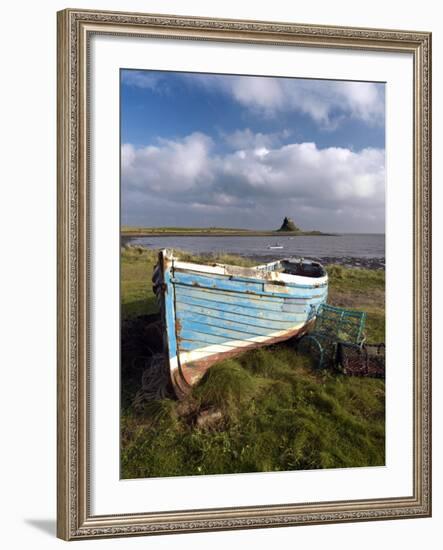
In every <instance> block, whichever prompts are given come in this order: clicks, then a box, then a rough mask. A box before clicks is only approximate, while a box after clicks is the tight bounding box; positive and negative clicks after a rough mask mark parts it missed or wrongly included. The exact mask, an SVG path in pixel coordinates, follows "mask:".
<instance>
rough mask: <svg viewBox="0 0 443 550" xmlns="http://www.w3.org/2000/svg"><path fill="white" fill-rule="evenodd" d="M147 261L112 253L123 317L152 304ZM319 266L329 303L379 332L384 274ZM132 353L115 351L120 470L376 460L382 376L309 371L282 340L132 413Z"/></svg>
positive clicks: (136, 373)
mask: <svg viewBox="0 0 443 550" xmlns="http://www.w3.org/2000/svg"><path fill="white" fill-rule="evenodd" d="M186 258H187V259H190V258H189V257H188V256H186ZM155 261H156V255H155V254H154V253H153V252H152V251H148V250H143V249H138V248H133V247H130V248H128V249H125V250H124V252H123V253H122V316H123V319H129V320H130V319H134V320H135V319H137V318H138V316H140V315H146V314H148V313H154V312H155V311H156V303H155V300H154V297H153V295H152V291H151V285H150V277H151V273H152V268H153V266H154V264H155ZM217 261H220V262H224V263H238V261H239V260H238V258H234V257H232V256H222V257H218V258H217ZM242 263H243V264H244V265H250V264H251V262H249V261H248V260H242ZM328 272H329V276H330V298H329V300H328V301H329V303H331V304H334V305H340V306H344V307H348V308H355V309H364V310H365V311H367V312H368V322H367V335H368V340H369V341H373V342H379V341H384V273H383V272H381V271H369V270H363V269H347V268H343V267H341V266H329V267H328ZM129 322H131V321H129ZM143 338H144V336H142V338H141V340H140V342H139V345H140V346H143ZM140 356H141V357H140V360H139V361H138V360H137V361H135V360H134V357H133V356H131V357H129V355H128V356H127V357H126V358H125V357H122V363H123V375H122V396H123V398H122V422H121V451H122V452H121V458H122V462H121V470H122V471H121V474H122V477H123V478H136V477H157V476H174V475H196V474H216V473H232V472H253V471H279V470H296V469H317V468H332V467H334V468H342V467H356V466H371V465H373V466H375V465H382V464H384V451H385V447H384V382H383V381H382V380H377V379H365V378H350V377H345V376H342V375H337V374H332V373H329V372H320V373H319V372H315V371H313V369H312V366H311V365H310V361H309V358H308V357H303V356H300V355H297V354H296V353H295V352H294V348H293V346H292V344H291V343H286V344H280V345H277V346H273V347H270V348H265V349H260V350H255V351H251V352H248V353H245V354H243V355H242V356H240V357H239V358H237V359H236V360H229V361H224V362H221V363H219V364H218V365H216V366H214V367H213V368H212V369H210V371H209V372H208V374H207V376H206V378H205V379H204V381H203V382H202V383H201V384H200V385H199V386H198V387H197V388H196V389H195V391H194V392H193V394H192V396H190V397H189V398H188V399H186V400H185V401H184V402H181V403H178V402H176V401H175V400H172V399H164V400H162V401H156V402H151V403H146V404H145V405H144V406H143V407H142V408H141V410H139V411H138V412H135V410H134V407H133V405H132V400H133V398H134V395H135V393H136V391H137V390H138V388H139V387H140V378H141V373H142V372H143V368H144V366H145V363H144V360H143V350H142V351H141V352H140Z"/></svg>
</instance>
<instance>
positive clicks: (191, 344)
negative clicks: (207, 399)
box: [153, 250, 328, 399]
mask: <svg viewBox="0 0 443 550" xmlns="http://www.w3.org/2000/svg"><path fill="white" fill-rule="evenodd" d="M153 288H154V292H155V293H156V296H157V299H158V301H159V305H160V311H161V317H162V324H163V339H164V350H165V358H166V361H167V362H168V366H169V370H170V375H171V381H172V385H173V387H174V391H175V393H176V395H177V397H178V398H179V399H181V398H183V397H184V396H186V395H187V394H188V393H189V392H190V390H191V388H192V386H194V385H195V384H196V383H197V382H198V381H199V380H200V379H201V378H202V376H203V375H204V374H205V372H206V371H207V370H208V369H209V368H210V367H211V366H212V365H213V364H214V363H216V362H218V361H220V360H222V359H225V358H228V357H234V356H236V355H238V354H240V353H242V352H244V351H245V350H249V349H252V348H257V347H262V346H266V345H269V344H274V343H276V342H280V341H283V340H287V339H289V338H292V337H295V336H301V335H302V334H304V333H305V332H306V331H307V330H308V328H309V326H310V325H311V324H312V323H313V321H314V319H315V316H316V313H317V309H318V307H319V306H320V304H322V303H325V302H326V298H327V292H328V276H327V274H326V272H325V270H324V268H323V266H322V265H321V264H320V263H318V262H313V261H309V260H304V259H296V258H288V259H284V260H278V261H274V262H271V263H268V264H265V265H258V266H256V267H252V268H248V267H239V266H235V265H222V264H213V265H203V264H195V263H190V262H184V261H180V260H178V259H177V258H174V256H173V253H172V251H169V250H162V251H160V253H159V260H158V264H157V265H156V267H155V269H154V274H153Z"/></svg>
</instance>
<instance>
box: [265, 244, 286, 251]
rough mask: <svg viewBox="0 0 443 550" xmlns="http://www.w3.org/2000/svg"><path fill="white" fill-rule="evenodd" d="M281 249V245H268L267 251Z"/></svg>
mask: <svg viewBox="0 0 443 550" xmlns="http://www.w3.org/2000/svg"><path fill="white" fill-rule="evenodd" d="M282 248H283V245H282V244H279V243H275V244H270V245H269V246H268V250H281V249H282Z"/></svg>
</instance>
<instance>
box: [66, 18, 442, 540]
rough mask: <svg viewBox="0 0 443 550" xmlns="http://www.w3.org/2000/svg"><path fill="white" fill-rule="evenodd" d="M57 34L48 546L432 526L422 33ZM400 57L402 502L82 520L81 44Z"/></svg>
mask: <svg viewBox="0 0 443 550" xmlns="http://www.w3.org/2000/svg"><path fill="white" fill-rule="evenodd" d="M57 15H58V19H57V24H58V58H57V70H58V81H57V82H58V90H57V91H58V104H57V106H58V165H57V180H58V184H57V185H58V241H57V243H58V245H57V247H58V250H57V252H58V273H57V277H58V357H57V359H58V370H57V385H58V391H57V416H58V432H57V437H58V441H57V443H58V457H57V458H58V470H57V488H58V491H57V534H58V536H59V537H60V538H62V539H65V540H72V539H84V538H93V537H111V536H112V537H113V536H128V535H153V534H168V533H185V532H197V531H215V530H227V529H247V528H262V527H276V526H289V525H300V524H302V525H307V524H319V523H336V522H350V521H367V520H381V519H397V518H413V517H428V516H430V515H431V433H430V430H431V402H430V400H431V355H430V346H431V265H430V262H431V33H428V32H413V31H397V30H379V29H365V28H349V27H329V26H315V25H300V24H294V23H277V22H263V21H253V20H247V21H245V20H241V21H236V20H231V19H208V18H202V17H188V16H186V17H181V16H172V15H152V14H149V15H148V14H139V13H118V12H104V11H103V12H102V11H100V12H97V11H91V10H76V9H68V10H64V11H61V12H59V13H58V14H57ZM97 33H100V34H112V35H127V36H144V37H159V38H161V37H169V38H180V39H187V40H216V41H228V42H232V41H235V42H245V43H250V44H273V45H282V44H284V45H294V46H295V45H296V46H310V47H319V48H346V49H354V50H371V51H373V50H378V51H383V52H407V53H410V54H412V56H413V60H414V83H413V85H414V136H413V144H414V153H413V154H414V194H413V196H414V207H413V211H414V214H413V216H414V220H413V223H414V244H413V263H414V268H413V269H414V293H413V297H411V298H413V316H414V334H413V338H414V348H413V355H414V356H413V364H414V369H413V384H414V434H413V440H414V448H413V456H414V460H413V472H412V476H413V495H412V496H408V497H403V498H400V497H398V498H386V499H372V500H356V501H336V502H322V503H310V504H306V503H304V504H283V505H272V506H271V505H269V506H253V507H241V508H223V509H205V510H189V511H183V512H177V511H171V512H164V511H163V512H156V513H137V514H132V515H126V514H124V515H109V516H93V515H91V513H90V506H89V483H88V452H87V451H88V337H89V336H88V333H89V329H88V327H89V318H88V305H89V299H88V284H89V283H88V208H89V204H88V180H89V177H88V97H87V95H88V87H87V76H88V75H87V71H88V44H89V40H90V37H91V36H92V35H93V34H97Z"/></svg>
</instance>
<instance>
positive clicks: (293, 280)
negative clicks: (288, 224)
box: [171, 257, 328, 287]
mask: <svg viewBox="0 0 443 550" xmlns="http://www.w3.org/2000/svg"><path fill="white" fill-rule="evenodd" d="M171 260H172V267H173V269H174V270H179V271H193V272H197V273H205V274H207V275H219V276H226V277H238V279H239V280H241V279H242V278H244V279H246V280H248V281H252V280H256V281H257V282H262V281H267V282H269V283H275V282H277V283H278V282H280V283H285V284H288V286H291V285H295V286H306V287H311V286H325V285H327V284H328V275H327V273H325V275H323V276H322V277H309V276H306V275H292V274H290V273H280V272H276V271H273V270H270V269H266V267H271V266H273V265H276V264H277V263H278V262H280V261H283V260H285V259H283V260H278V261H273V262H269V263H268V264H262V265H258V266H254V267H242V266H237V265H227V264H215V265H206V264H197V263H193V262H183V261H181V260H178V259H176V258H174V257H172V258H171ZM315 263H318V262H315ZM318 265H319V266H321V267H322V268H323V266H322V264H320V263H318Z"/></svg>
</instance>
